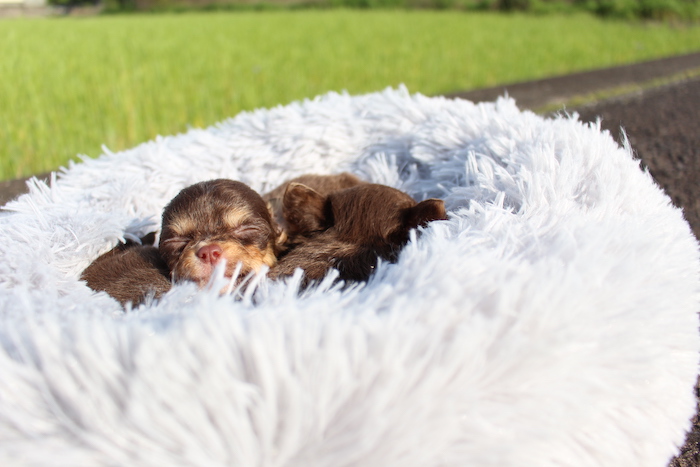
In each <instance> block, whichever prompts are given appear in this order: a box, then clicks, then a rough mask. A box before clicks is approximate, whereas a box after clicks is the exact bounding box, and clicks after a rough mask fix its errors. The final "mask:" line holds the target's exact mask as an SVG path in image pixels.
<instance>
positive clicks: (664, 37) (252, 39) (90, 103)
mask: <svg viewBox="0 0 700 467" xmlns="http://www.w3.org/2000/svg"><path fill="white" fill-rule="evenodd" d="M696 50H700V27H698V26H683V27H672V26H668V25H662V24H643V23H625V22H619V21H605V20H600V19H597V18H594V17H591V16H586V15H572V16H528V15H499V14H493V13H459V12H437V11H376V10H375V11H353V10H325V11H320V10H319V11H314V10H306V11H292V12H284V11H269V12H237V13H188V14H180V15H176V14H173V15H125V16H101V17H93V18H61V19H26V20H4V21H1V22H0V77H2V78H1V79H0V122H1V124H0V156H1V161H0V179H7V178H13V177H18V176H23V175H28V174H32V173H39V172H43V171H47V170H51V169H55V168H57V167H59V166H61V165H65V164H66V162H67V161H68V160H70V159H76V156H77V155H78V154H86V155H89V156H97V155H99V154H100V153H101V149H100V147H101V145H102V144H104V145H106V146H107V147H108V148H109V149H110V150H112V151H117V150H122V149H125V148H129V147H132V146H134V145H136V144H138V143H140V142H143V141H146V140H148V139H152V138H153V137H155V136H156V135H158V134H162V135H166V134H173V133H177V132H181V131H185V130H186V129H187V128H188V127H193V126H196V127H200V126H207V125H210V124H213V123H215V122H217V121H219V120H222V119H224V118H227V117H230V116H233V115H235V114H237V113H238V112H240V111H242V110H250V109H254V108H258V107H270V106H274V105H277V104H286V103H288V102H290V101H293V100H297V99H302V98H304V97H312V96H315V95H317V94H320V93H324V92H327V91H331V90H336V91H339V90H347V91H348V92H350V93H365V92H371V91H376V90H381V89H383V88H385V87H387V86H397V85H399V84H400V83H405V84H406V85H407V86H408V88H409V90H410V91H411V92H421V93H423V94H427V95H434V94H439V93H444V92H450V91H455V90H462V89H470V88H476V87H482V86H489V85H494V84H498V83H504V82H512V81H520V80H526V79H532V78H539V77H544V76H549V75H557V74H563V73H567V72H571V71H575V70H584V69H591V68H596V67H604V66H609V65H614V64H622V63H629V62H635V61H642V60H646V59H652V58H656V57H662V56H667V55H674V54H679V53H685V52H691V51H696Z"/></svg>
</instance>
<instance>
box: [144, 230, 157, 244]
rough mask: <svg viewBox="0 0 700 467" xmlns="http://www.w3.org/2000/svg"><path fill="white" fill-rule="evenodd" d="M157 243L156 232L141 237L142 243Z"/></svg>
mask: <svg viewBox="0 0 700 467" xmlns="http://www.w3.org/2000/svg"><path fill="white" fill-rule="evenodd" d="M155 243H156V233H155V232H149V233H147V234H146V235H144V236H143V237H141V245H154V244H155Z"/></svg>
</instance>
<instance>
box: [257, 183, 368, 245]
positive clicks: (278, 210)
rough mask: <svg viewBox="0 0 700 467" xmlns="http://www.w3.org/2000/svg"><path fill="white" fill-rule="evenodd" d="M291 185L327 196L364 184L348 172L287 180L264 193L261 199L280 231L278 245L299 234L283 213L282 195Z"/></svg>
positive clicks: (291, 239)
mask: <svg viewBox="0 0 700 467" xmlns="http://www.w3.org/2000/svg"><path fill="white" fill-rule="evenodd" d="M292 183H300V184H302V185H306V186H307V187H309V188H311V189H313V190H314V191H316V192H317V193H318V194H320V195H322V196H328V195H330V194H331V193H333V192H335V191H340V190H344V189H345V188H350V187H353V186H356V185H360V184H362V183H365V182H363V181H362V180H360V179H359V178H357V177H356V176H355V175H353V174H351V173H348V172H343V173H339V174H333V175H316V174H306V175H301V176H299V177H296V178H293V179H291V180H287V181H286V182H284V183H283V184H282V185H280V186H278V187H277V188H275V189H274V190H272V191H270V192H269V193H265V194H264V195H263V199H264V200H265V202H266V203H267V206H268V209H270V212H271V213H272V219H273V220H274V221H275V223H276V224H277V227H278V229H279V231H280V238H279V239H278V243H279V244H280V245H283V244H285V243H288V242H292V243H293V242H294V237H296V236H297V235H299V234H300V232H297V231H296V230H295V224H292V225H291V226H290V225H289V223H288V222H287V221H286V218H285V212H284V194H285V192H286V191H287V187H288V186H289V185H290V184H292ZM290 227H291V229H290Z"/></svg>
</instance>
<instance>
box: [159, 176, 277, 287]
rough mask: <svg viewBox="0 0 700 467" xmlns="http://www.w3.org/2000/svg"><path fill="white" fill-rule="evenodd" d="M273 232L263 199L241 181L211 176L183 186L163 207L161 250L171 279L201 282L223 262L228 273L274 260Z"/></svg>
mask: <svg viewBox="0 0 700 467" xmlns="http://www.w3.org/2000/svg"><path fill="white" fill-rule="evenodd" d="M277 235H278V234H277V231H276V229H275V227H274V225H273V223H272V219H271V217H270V212H269V211H268V209H267V206H266V204H265V201H263V199H262V198H261V197H260V195H259V194H257V193H256V192H255V191H253V190H252V189H251V188H250V187H248V186H247V185H245V184H244V183H241V182H237V181H233V180H225V179H218V180H210V181H206V182H201V183H197V184H195V185H192V186H189V187H187V188H185V189H184V190H182V191H181V192H180V193H179V194H178V195H177V196H176V197H175V198H173V200H172V201H171V202H170V204H168V206H166V208H165V210H164V211H163V225H162V232H161V236H160V245H159V249H160V253H161V255H162V256H163V258H164V259H165V261H166V263H167V265H168V267H169V268H170V270H171V273H172V278H173V280H190V281H194V282H197V283H198V284H199V285H200V286H204V285H205V284H206V283H207V282H208V281H209V279H210V277H211V274H212V272H213V270H214V268H215V267H216V265H217V264H218V263H219V262H220V261H221V260H224V259H225V260H226V270H225V275H226V276H227V277H231V276H232V275H233V273H234V271H235V269H236V266H237V264H238V263H240V264H241V270H240V274H239V277H242V276H244V275H246V274H248V273H250V272H252V271H258V270H259V269H260V268H261V267H262V266H263V265H266V266H269V267H271V266H273V265H274V264H275V263H276V258H275V248H276V243H275V242H276V240H275V239H276V237H277Z"/></svg>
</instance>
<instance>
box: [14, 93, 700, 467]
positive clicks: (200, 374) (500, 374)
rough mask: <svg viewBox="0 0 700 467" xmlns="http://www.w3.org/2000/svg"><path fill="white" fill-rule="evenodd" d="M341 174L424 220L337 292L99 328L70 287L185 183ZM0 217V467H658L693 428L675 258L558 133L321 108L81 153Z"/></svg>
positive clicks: (692, 300) (649, 190)
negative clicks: (419, 212)
mask: <svg viewBox="0 0 700 467" xmlns="http://www.w3.org/2000/svg"><path fill="white" fill-rule="evenodd" d="M341 171H349V172H352V173H357V174H359V175H360V176H361V178H362V179H364V180H367V181H369V182H373V183H382V184H386V185H389V186H393V187H395V188H398V189H401V190H403V191H405V192H407V193H408V194H409V195H411V196H412V197H413V198H414V199H416V200H423V199H427V198H433V197H434V198H439V199H443V200H445V206H446V208H447V211H448V217H449V220H447V221H437V222H432V223H430V224H429V225H428V226H427V227H425V228H424V229H422V234H421V235H420V236H414V237H413V238H412V239H411V240H410V241H409V243H408V244H407V245H406V247H405V248H404V249H403V250H402V251H401V254H400V255H399V258H398V261H397V262H396V263H395V264H389V263H386V262H383V263H381V264H379V265H378V266H377V268H376V271H375V273H374V275H373V276H372V278H371V279H370V280H369V281H368V282H367V284H365V285H362V286H356V287H351V288H345V289H339V288H336V287H335V286H332V285H331V284H332V279H333V277H332V276H331V277H330V278H329V279H328V280H326V281H324V282H323V283H322V284H321V285H320V286H319V287H317V288H310V289H307V290H306V291H305V292H304V293H302V294H301V295H299V294H298V293H297V292H298V286H299V280H300V278H299V276H293V277H292V278H290V279H289V280H288V281H286V282H272V281H268V280H267V279H266V278H265V277H264V275H259V276H256V277H253V278H251V279H250V284H249V285H250V287H246V288H245V291H241V290H238V289H234V291H233V294H232V296H226V295H224V296H221V295H220V294H219V292H220V288H219V287H218V284H217V287H214V288H212V289H211V290H209V289H204V290H200V289H199V288H198V287H197V286H196V285H194V284H191V283H183V284H177V285H175V286H174V287H173V288H172V289H171V290H170V291H169V292H168V293H166V294H165V295H163V297H162V298H161V299H160V300H159V301H158V302H156V303H151V304H146V305H144V306H142V307H140V308H138V309H137V310H136V311H135V312H133V313H129V314H126V315H125V314H123V313H122V311H121V306H120V304H119V303H118V302H117V301H115V300H113V299H112V298H110V297H108V296H107V295H106V294H104V293H101V292H100V293H95V292H94V291H92V290H90V289H89V288H88V287H87V285H86V284H85V282H84V281H81V280H80V273H81V272H82V271H83V270H84V269H85V268H86V267H87V266H88V264H90V263H91V262H92V261H93V260H94V259H95V258H97V257H98V256H100V254H102V253H104V252H106V251H109V250H110V249H112V248H113V247H114V246H115V245H116V244H117V243H118V241H120V240H124V238H125V235H127V234H128V235H134V236H137V237H140V236H142V235H143V234H144V233H146V232H149V231H151V230H153V228H154V227H156V228H157V226H158V219H159V217H160V213H161V212H162V210H163V208H164V207H165V205H166V204H167V203H168V201H169V200H171V199H172V198H173V197H174V196H175V195H176V194H177V193H178V192H179V191H180V190H181V189H182V188H184V187H186V186H188V185H191V184H193V183H195V182H198V181H202V180H209V179H213V178H218V177H221V178H230V179H234V180H241V181H242V182H244V183H247V184H249V185H250V186H251V187H252V188H253V189H255V190H256V191H258V192H259V193H264V192H267V191H269V190H271V189H273V188H274V187H277V186H278V185H279V184H281V183H282V182H284V181H285V180H288V179H289V178H292V177H295V176H298V175H301V174H303V173H319V174H329V173H338V172H341ZM7 209H8V210H9V212H7V213H5V214H4V215H2V216H0V236H1V238H2V241H0V321H1V322H0V375H2V376H1V377H0V465H7V466H71V467H75V466H116V465H119V466H158V467H160V466H163V465H168V466H194V465H196V466H213V465H240V466H289V467H291V466H304V467H310V466H315V467H323V466H328V467H337V466H339V465H343V466H361V467H389V466H401V467H425V466H435V467H437V466H440V467H445V466H455V467H457V466H460V467H464V466H477V467H489V466H493V467H521V466H528V467H555V466H556V467H562V466H573V467H601V466H610V467H620V466H635V467H664V466H665V465H666V462H667V461H668V459H669V457H670V456H672V455H673V454H674V453H675V452H676V449H677V446H678V445H679V444H681V443H682V442H683V438H684V432H685V430H686V429H687V428H688V426H689V418H690V417H691V416H692V415H693V413H694V409H695V401H694V397H693V386H694V383H695V379H696V374H697V366H698V355H699V353H698V352H699V350H700V339H699V338H698V321H697V311H698V285H699V283H700V282H699V279H700V278H699V277H698V271H699V267H698V266H699V265H700V262H699V257H698V248H697V244H696V242H695V239H694V237H693V236H692V234H691V232H690V229H689V227H688V225H687V223H686V222H685V221H684V220H683V217H682V213H681V212H680V211H679V210H677V209H675V208H674V207H673V206H672V205H671V203H670V201H669V199H668V197H666V196H665V195H664V193H663V192H662V191H661V190H660V189H659V188H658V187H657V186H655V185H654V183H653V181H652V179H651V177H650V176H649V175H648V174H647V173H644V172H643V171H641V170H640V169H639V163H638V161H636V160H634V158H633V157H632V151H631V149H630V148H621V147H619V146H618V145H617V144H616V143H615V142H614V141H613V139H612V138H611V137H610V135H609V134H606V133H602V132H601V131H600V128H599V127H598V126H597V125H592V126H588V125H584V124H582V123H580V122H579V121H577V119H576V118H575V117H569V116H562V117H557V118H554V119H545V118H542V117H539V116H536V115H534V114H532V113H530V112H521V111H519V110H518V109H517V107H516V105H515V103H514V102H513V101H512V100H508V99H501V100H499V101H497V102H495V103H486V104H480V105H474V104H472V103H470V102H466V101H451V100H446V99H441V98H427V97H422V96H419V95H415V96H411V95H409V94H408V93H407V92H406V91H405V90H403V89H399V90H387V91H385V92H381V93H376V94H370V95H365V96H356V97H351V96H348V95H338V94H329V95H326V96H323V97H320V98H318V99H314V100H311V101H305V102H300V103H294V104H290V105H288V106H284V107H277V108H274V109H270V110H259V111H256V112H252V113H244V114H241V115H238V116H237V117H236V118H233V119H230V120H227V121H225V122H222V123H221V124H219V125H216V126H214V127H212V128H208V129H204V130H197V129H194V130H190V131H188V132H187V133H185V134H182V135H178V136H172V137H164V138H158V139H156V140H155V141H152V142H149V143H146V144H143V145H141V146H138V147H136V148H134V149H132V150H129V151H124V152H121V153H118V154H112V153H109V152H108V151H107V150H105V154H104V155H103V156H102V157H100V158H98V159H95V160H87V161H85V162H83V163H80V164H75V165H72V166H71V167H69V168H68V169H67V170H66V171H65V172H64V173H62V174H61V175H60V176H59V177H58V178H57V179H56V180H53V181H52V183H51V186H46V185H44V184H42V183H39V182H34V183H32V186H31V192H30V193H29V194H28V195H25V196H23V197H21V198H20V199H19V200H17V201H15V202H13V203H10V204H9V205H8V206H7ZM222 281H223V282H227V281H226V280H225V279H222Z"/></svg>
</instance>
